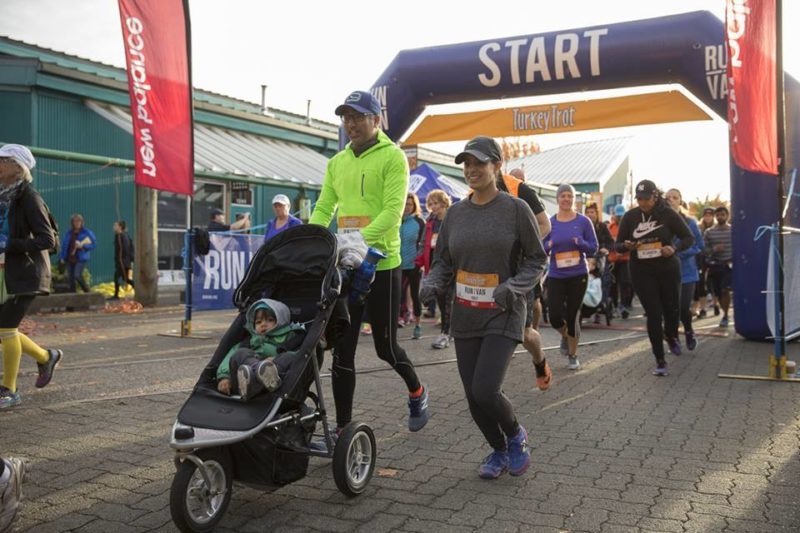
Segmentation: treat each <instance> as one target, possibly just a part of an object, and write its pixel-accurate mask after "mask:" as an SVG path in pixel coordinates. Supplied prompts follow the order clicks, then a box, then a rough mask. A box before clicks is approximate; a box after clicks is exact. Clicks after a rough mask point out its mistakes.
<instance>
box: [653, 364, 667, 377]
mask: <svg viewBox="0 0 800 533" xmlns="http://www.w3.org/2000/svg"><path fill="white" fill-rule="evenodd" d="M653 375H654V376H658V377H660V378H663V377H664V376H667V375H669V372H667V363H665V362H660V363H658V364H657V365H656V369H655V370H653Z"/></svg>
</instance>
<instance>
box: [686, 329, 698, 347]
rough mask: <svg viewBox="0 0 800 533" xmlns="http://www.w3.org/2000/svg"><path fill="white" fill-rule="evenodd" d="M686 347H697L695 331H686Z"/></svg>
mask: <svg viewBox="0 0 800 533" xmlns="http://www.w3.org/2000/svg"><path fill="white" fill-rule="evenodd" d="M686 347H687V348H688V349H689V351H692V350H694V349H695V348H697V337H696V336H695V334H694V331H687V332H686Z"/></svg>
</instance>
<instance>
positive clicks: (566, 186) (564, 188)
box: [556, 183, 575, 197]
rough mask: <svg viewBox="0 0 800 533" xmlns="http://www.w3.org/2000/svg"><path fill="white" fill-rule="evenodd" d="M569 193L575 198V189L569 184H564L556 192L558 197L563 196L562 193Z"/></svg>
mask: <svg viewBox="0 0 800 533" xmlns="http://www.w3.org/2000/svg"><path fill="white" fill-rule="evenodd" d="M567 191H569V192H571V193H572V196H575V187H573V186H572V185H570V184H569V183H562V184H561V185H559V186H558V190H556V197H559V196H561V193H562V192H567Z"/></svg>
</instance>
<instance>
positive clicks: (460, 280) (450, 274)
mask: <svg viewBox="0 0 800 533" xmlns="http://www.w3.org/2000/svg"><path fill="white" fill-rule="evenodd" d="M546 263H547V255H546V254H545V252H544V249H543V248H542V243H541V239H540V238H539V226H538V225H537V224H536V219H535V218H534V216H533V212H532V211H531V209H530V207H528V205H527V204H526V203H525V202H524V201H522V200H520V199H518V198H514V197H512V196H509V195H508V194H506V193H503V192H501V193H500V194H498V196H497V197H496V198H494V199H493V200H492V201H491V202H489V203H487V204H484V205H477V204H475V203H473V202H472V201H471V200H469V199H467V200H462V201H461V202H458V203H456V204H454V205H453V206H452V207H451V208H450V209H449V210H448V211H447V216H446V217H445V218H444V222H443V223H442V228H441V231H440V233H439V238H438V242H437V244H436V251H435V253H434V260H433V265H432V267H431V272H430V274H429V275H428V278H427V279H426V281H425V285H426V286H432V287H435V288H436V289H437V290H440V291H441V290H446V289H447V288H448V287H450V284H451V283H452V282H453V280H455V284H456V295H455V303H454V305H453V312H452V317H451V323H450V331H451V333H452V335H453V337H455V338H457V339H458V338H474V337H483V336H485V335H503V336H505V337H509V338H511V339H514V340H516V341H521V340H522V332H523V328H524V326H525V316H526V308H525V306H526V302H525V297H526V295H527V294H528V293H529V292H530V291H531V290H533V287H534V285H535V284H536V283H538V281H539V279H541V277H542V273H543V272H544V267H545V264H546ZM509 291H510V292H511V293H512V294H513V296H512V297H511V298H510V299H513V304H512V305H510V306H509V307H508V308H503V307H501V306H499V305H498V304H497V303H496V302H495V301H494V297H495V296H498V297H499V294H500V293H501V292H505V293H506V294H507V293H508V292H509ZM495 292H497V293H498V294H495Z"/></svg>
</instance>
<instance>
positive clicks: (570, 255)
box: [556, 250, 581, 268]
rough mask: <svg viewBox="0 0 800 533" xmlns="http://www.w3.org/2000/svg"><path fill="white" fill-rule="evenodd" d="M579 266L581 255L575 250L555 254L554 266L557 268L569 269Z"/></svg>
mask: <svg viewBox="0 0 800 533" xmlns="http://www.w3.org/2000/svg"><path fill="white" fill-rule="evenodd" d="M579 264H581V253H580V252H579V251H577V250H572V251H570V252H559V253H557V254H556V266H557V267H558V268H569V267H572V266H575V265H579Z"/></svg>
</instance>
